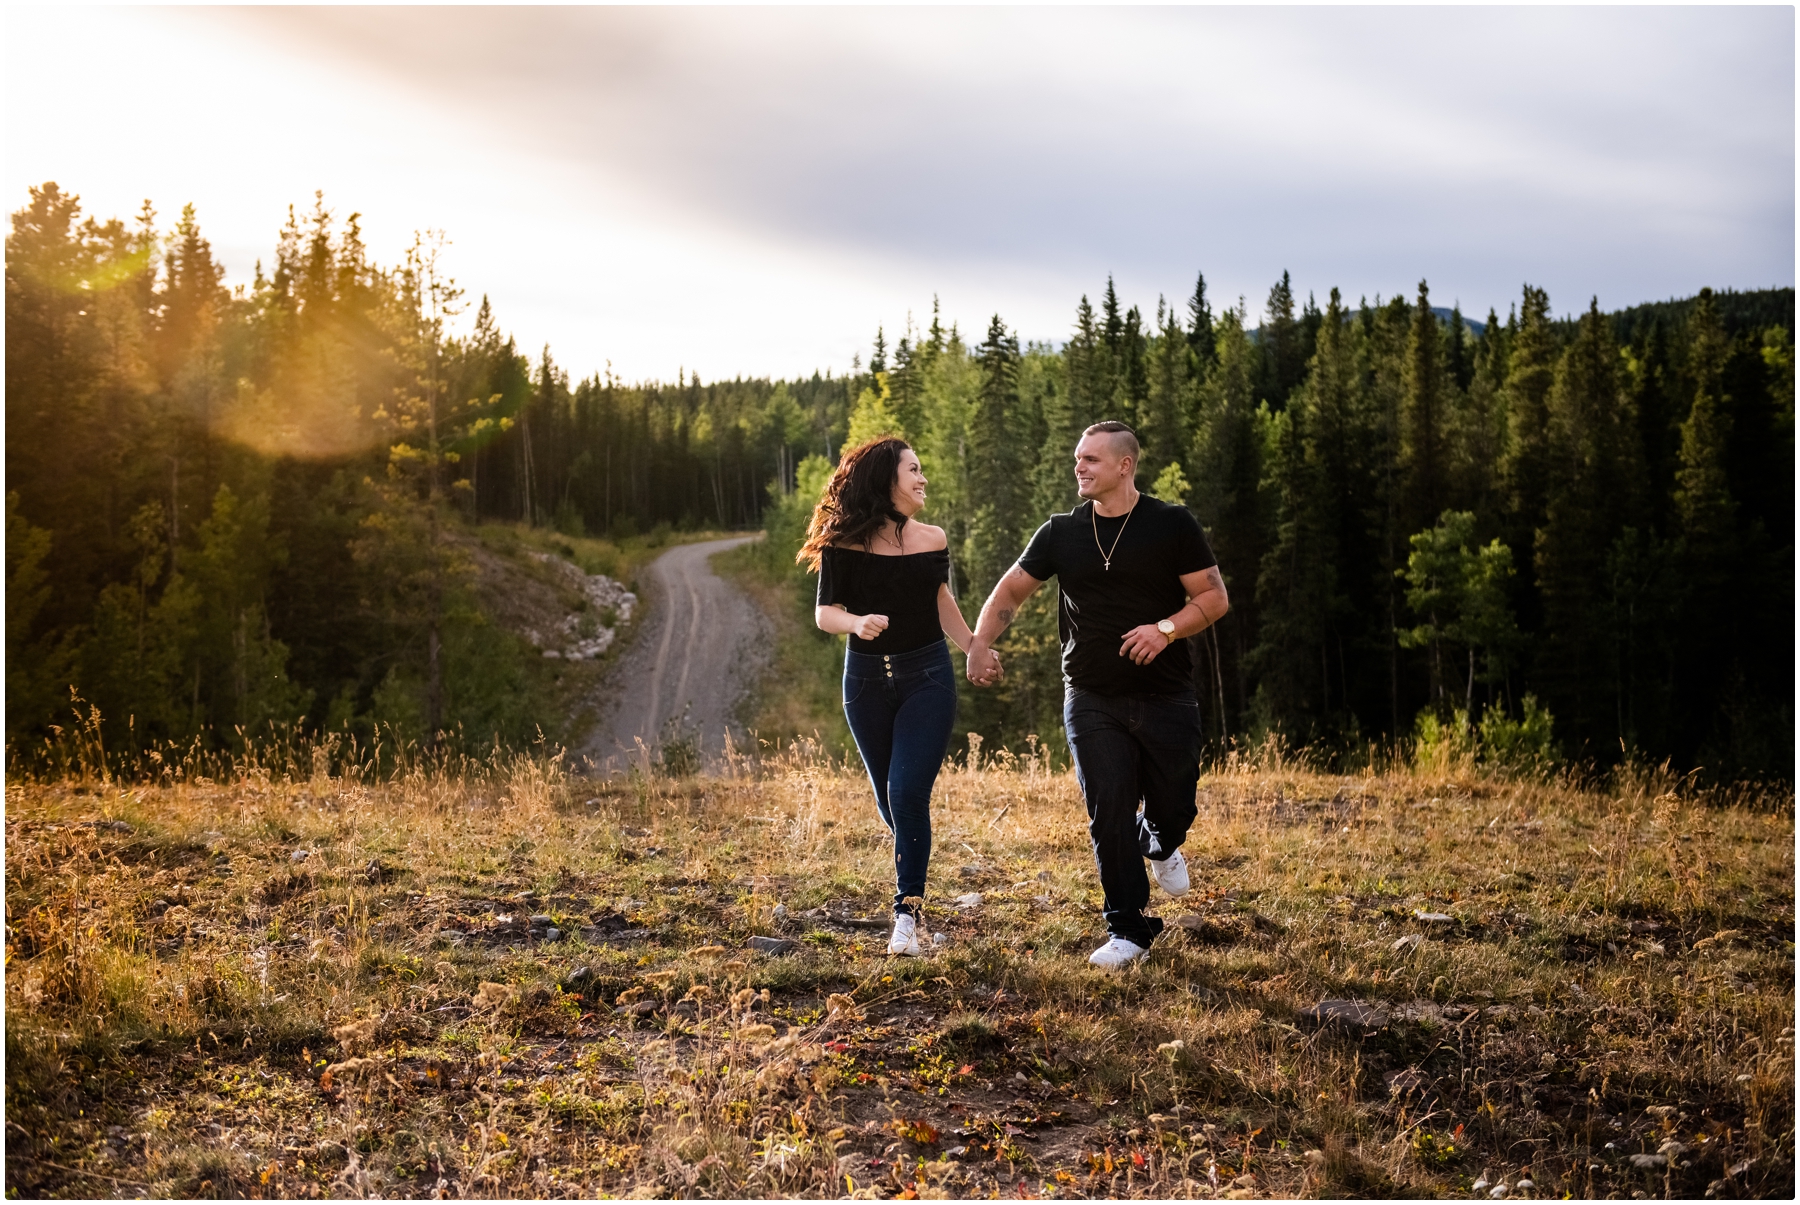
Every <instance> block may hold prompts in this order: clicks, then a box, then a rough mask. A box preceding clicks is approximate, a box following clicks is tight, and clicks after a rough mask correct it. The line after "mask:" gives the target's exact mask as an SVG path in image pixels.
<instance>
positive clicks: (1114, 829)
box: [1063, 686, 1200, 948]
mask: <svg viewBox="0 0 1800 1205" xmlns="http://www.w3.org/2000/svg"><path fill="white" fill-rule="evenodd" d="M1063 726H1064V727H1065V728H1066V729H1067V731H1068V734H1069V749H1070V751H1071V752H1073V753H1074V755H1075V780H1076V781H1077V782H1078V783H1080V784H1081V794H1082V797H1083V798H1084V799H1085V800H1086V801H1087V812H1088V836H1089V837H1090V838H1091V839H1092V840H1093V843H1094V863H1095V865H1096V866H1098V867H1099V869H1100V890H1101V891H1102V893H1104V896H1105V905H1104V907H1105V910H1106V931H1107V932H1108V933H1110V934H1112V935H1113V936H1114V937H1123V938H1124V939H1125V940H1126V941H1130V942H1135V943H1137V944H1138V945H1140V946H1144V947H1146V948H1147V947H1148V946H1149V945H1150V942H1151V941H1152V940H1153V939H1154V938H1155V937H1156V935H1157V933H1159V932H1161V931H1162V921H1161V920H1160V919H1159V918H1157V917H1147V916H1145V915H1144V906H1145V905H1146V904H1148V903H1149V902H1150V877H1149V875H1148V874H1146V873H1145V871H1144V859H1145V858H1147V857H1154V858H1158V859H1161V858H1167V857H1168V856H1169V855H1170V854H1172V853H1174V852H1175V851H1176V850H1177V849H1179V848H1181V843H1182V842H1183V841H1186V840H1187V834H1188V828H1189V827H1190V826H1191V825H1192V824H1193V823H1194V817H1195V816H1196V815H1198V814H1199V810H1198V809H1197V808H1196V807H1195V806H1194V793H1195V791H1196V789H1197V788H1198V787H1199V785H1200V705H1199V703H1198V702H1197V701H1196V700H1195V698H1194V696H1193V695H1192V694H1179V695H1101V694H1095V693H1093V692H1092V691H1086V690H1080V689H1077V688H1076V687H1073V686H1071V687H1069V688H1068V691H1067V693H1066V694H1065V695H1064V698H1063ZM1140 804H1141V805H1142V808H1143V810H1142V811H1141V812H1140V811H1139V805H1140Z"/></svg>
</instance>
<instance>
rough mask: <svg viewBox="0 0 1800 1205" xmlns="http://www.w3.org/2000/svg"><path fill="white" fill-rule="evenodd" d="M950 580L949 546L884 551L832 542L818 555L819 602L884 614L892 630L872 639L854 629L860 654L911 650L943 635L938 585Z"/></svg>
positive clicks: (853, 645)
mask: <svg viewBox="0 0 1800 1205" xmlns="http://www.w3.org/2000/svg"><path fill="white" fill-rule="evenodd" d="M949 580H950V550H949V549H947V548H939V549H937V550H936V551H934V552H909V553H906V554H905V555H903V556H881V555H879V554H878V553H873V552H863V551H861V550H860V549H855V548H837V547H829V548H827V549H825V555H824V556H822V557H821V558H820V559H819V599H818V602H819V605H820V606H821V607H830V606H839V607H843V608H844V609H845V610H846V611H849V612H850V613H851V614H852V615H885V616H887V617H888V626H887V630H885V631H884V632H882V633H881V635H879V636H877V637H876V638H875V639H873V640H863V639H861V638H860V637H858V636H856V635H855V634H852V635H851V637H850V650H851V651H852V652H856V653H875V654H878V655H879V654H882V653H907V652H911V651H912V650H913V649H918V648H924V647H925V646H926V645H928V644H931V643H932V642H933V641H941V640H942V639H943V638H944V626H943V624H942V623H940V622H939V621H938V607H937V597H938V587H939V586H941V585H944V584H945V583H947V582H948V581H949Z"/></svg>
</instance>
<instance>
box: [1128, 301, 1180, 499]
mask: <svg viewBox="0 0 1800 1205" xmlns="http://www.w3.org/2000/svg"><path fill="white" fill-rule="evenodd" d="M1158 318H1159V322H1158V328H1159V329H1158V330H1157V333H1156V336H1155V339H1154V341H1153V342H1152V345H1151V348H1150V351H1149V361H1150V363H1149V366H1148V376H1149V384H1148V386H1147V388H1146V390H1145V394H1144V401H1143V404H1142V405H1141V406H1140V407H1139V413H1138V424H1137V433H1138V439H1139V441H1140V442H1141V444H1142V447H1143V461H1142V463H1141V464H1140V465H1139V466H1138V484H1139V487H1140V488H1142V487H1146V486H1148V485H1149V484H1150V483H1151V482H1154V481H1155V480H1156V479H1157V477H1158V475H1159V474H1161V473H1162V471H1163V470H1164V469H1165V468H1167V467H1168V466H1169V465H1171V464H1174V465H1181V464H1182V462H1184V461H1185V460H1186V459H1187V449H1188V442H1189V437H1188V415H1187V413H1186V411H1187V395H1188V365H1189V364H1190V363H1191V362H1192V355H1191V354H1190V351H1189V345H1188V341H1187V335H1186V332H1184V331H1183V330H1182V329H1181V324H1180V322H1179V321H1178V320H1177V318H1176V316H1175V312H1174V311H1173V310H1172V309H1161V310H1159V313H1158ZM1164 500H1165V501H1168V502H1186V501H1187V499H1186V498H1167V499H1164Z"/></svg>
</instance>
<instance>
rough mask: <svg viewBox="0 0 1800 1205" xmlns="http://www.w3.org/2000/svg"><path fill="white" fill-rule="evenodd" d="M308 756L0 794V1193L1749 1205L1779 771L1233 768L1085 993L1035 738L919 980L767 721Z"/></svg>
mask: <svg viewBox="0 0 1800 1205" xmlns="http://www.w3.org/2000/svg"><path fill="white" fill-rule="evenodd" d="M343 760H344V759H343V758H341V757H340V758H339V759H338V761H337V763H335V764H342V763H343ZM317 764H318V765H319V766H320V767H321V768H320V769H319V771H318V772H316V773H311V774H308V773H298V772H294V771H291V770H290V771H287V772H273V771H267V770H261V769H257V768H256V767H254V766H251V767H248V768H242V767H240V768H239V769H237V770H235V771H233V772H231V773H229V774H227V773H224V772H222V771H221V772H218V773H217V774H216V776H215V779H214V780H209V779H207V778H203V777H197V776H195V777H186V776H182V775H177V774H174V773H169V774H165V775H164V776H163V777H162V778H161V780H160V781H157V782H146V783H137V784H133V783H122V782H119V781H116V780H110V779H108V778H106V777H105V776H103V775H100V774H99V773H97V772H94V771H91V770H90V771H89V772H86V773H83V772H81V771H80V770H79V768H72V769H71V770H70V772H69V774H68V775H67V776H66V777H64V778H62V779H59V780H57V781H48V782H37V781H17V782H13V783H10V784H9V786H8V790H7V794H8V799H7V805H8V806H7V809H6V917H7V937H6V941H7V945H6V951H7V952H6V960H7V961H6V967H7V973H6V1043H7V1071H6V1129H7V1139H6V1185H7V1191H8V1194H9V1196H18V1197H91V1196H142V1195H151V1196H175V1197H192V1196H256V1197H278V1196H279V1197H300V1196H375V1195H380V1196H384V1197H393V1196H411V1197H423V1196H436V1195H446V1196H467V1197H474V1196H525V1197H539V1196H544V1197H552V1196H578V1195H579V1196H593V1195H610V1196H621V1197H623V1196H639V1197H645V1196H663V1197H729V1196H845V1195H854V1196H857V1197H887V1198H893V1197H900V1198H913V1197H918V1198H927V1197H992V1196H996V1195H998V1196H1005V1197H1059V1198H1064V1197H1119V1196H1144V1197H1240V1198H1241V1197H1261V1196H1394V1195H1404V1196H1470V1195H1474V1196H1479V1197H1483V1198H1487V1197H1490V1196H1493V1195H1495V1191H1496V1189H1498V1188H1501V1187H1502V1186H1504V1190H1505V1195H1510V1196H1511V1197H1531V1196H1540V1197H1555V1196H1564V1195H1570V1194H1572V1195H1575V1196H1581V1197H1639V1198H1642V1197H1654V1198H1664V1197H1700V1196H1709V1195H1711V1196H1718V1197H1741V1196H1771V1197H1789V1196H1791V1195H1792V1194H1793V1190H1794V1051H1793V1038H1794V995H1793V988H1794V961H1793V958H1794V947H1793V943H1792V938H1793V906H1794V863H1793V851H1794V841H1793V809H1792V797H1791V795H1790V794H1787V793H1785V792H1776V793H1769V794H1760V795H1759V794H1757V793H1755V792H1739V793H1737V794H1735V795H1721V794H1717V793H1714V794H1707V793H1705V792H1701V791H1698V790H1696V789H1694V788H1692V787H1691V786H1690V785H1688V784H1684V783H1682V782H1679V781H1665V780H1662V779H1659V778H1657V777H1655V776H1648V777H1639V778H1632V777H1622V778H1619V779H1617V780H1614V781H1612V782H1610V783H1608V784H1605V785H1603V786H1600V787H1595V788H1592V789H1578V788H1576V787H1574V786H1571V785H1568V784H1566V783H1559V782H1508V781H1500V780H1494V779H1489V778H1484V777H1480V776H1478V775H1476V774H1474V773H1472V772H1451V773H1442V774H1436V775H1429V774H1419V773H1414V772H1410V771H1401V770H1396V771H1395V772H1393V773H1391V774H1387V775H1374V776H1368V777H1332V776H1323V775H1319V774H1316V773H1312V772H1309V771H1308V770H1306V769H1304V768H1302V767H1299V766H1294V765H1288V764H1283V763H1282V762H1281V761H1279V760H1278V759H1276V758H1274V757H1268V758H1264V759H1262V760H1260V761H1256V760H1251V761H1246V762H1244V763H1243V764H1241V765H1233V766H1229V767H1226V768H1224V769H1221V770H1217V771H1215V772H1211V773H1209V774H1208V775H1207V776H1206V777H1205V778H1204V780H1203V782H1202V800H1201V802H1202V809H1201V817H1200V821H1199V823H1198V824H1197V826H1196V828H1195V830H1194V832H1193V835H1192V837H1191V839H1190V842H1189V844H1188V846H1187V849H1188V853H1189V857H1190V860H1191V862H1192V863H1193V866H1194V871H1195V878H1196V886H1195V890H1194V892H1193V893H1192V894H1191V895H1189V896H1188V897H1186V898H1184V899H1181V900H1168V899H1164V898H1161V897H1159V899H1158V902H1157V905H1156V907H1157V910H1158V911H1159V912H1160V914H1161V915H1162V916H1163V917H1164V918H1165V919H1166V920H1168V921H1169V929H1168V932H1167V933H1166V935H1165V936H1164V937H1162V938H1161V939H1159V941H1158V942H1157V944H1156V947H1155V948H1154V950H1153V951H1152V953H1151V955H1150V956H1149V957H1148V958H1147V959H1146V960H1145V962H1144V963H1143V964H1142V965H1141V966H1140V967H1139V968H1137V969H1135V970H1133V971H1130V972H1128V973H1125V974H1113V975H1108V974H1105V973H1101V972H1096V971H1093V970H1091V969H1090V968H1089V967H1088V966H1087V965H1086V963H1085V957H1086V955H1087V953H1088V951H1089V950H1090V949H1091V948H1092V947H1093V946H1094V945H1096V944H1098V942H1099V941H1100V940H1101V938H1102V934H1101V929H1100V925H1099V917H1098V910H1097V904H1098V891H1097V884H1096V881H1095V875H1094V872H1093V867H1092V863H1091V860H1090V857H1089V855H1088V852H1087V846H1086V840H1085V834H1084V831H1083V823H1082V813H1081V805H1080V801H1079V797H1078V795H1077V792H1076V790H1075V787H1074V784H1073V781H1072V779H1071V778H1070V777H1069V776H1068V775H1067V774H1066V773H1055V774H1053V773H1047V772H1045V770H1044V768H1043V767H1042V766H1041V765H1038V764H1035V763H1033V762H1031V761H1029V760H1019V759H1014V758H1011V757H1004V758H1002V759H1000V760H999V761H991V762H989V763H987V764H977V765H975V766H973V767H971V766H970V765H968V764H967V758H966V757H965V758H964V761H963V764H960V765H959V766H957V767H956V768H954V769H952V770H951V771H949V772H947V773H946V774H945V775H944V777H943V778H942V779H941V780H940V787H939V793H938V796H937V800H936V803H935V824H936V835H935V860H934V863H933V867H932V876H931V882H932V888H931V890H932V898H931V900H930V903H929V908H928V927H929V928H930V929H931V930H932V931H933V932H936V933H941V934H943V935H944V940H943V942H942V944H941V945H939V946H937V947H936V949H935V952H934V953H933V954H932V956H930V957H928V958H924V959H915V960H889V959H887V958H885V957H884V956H883V955H882V948H883V944H884V932H883V929H882V928H881V927H880V926H881V920H880V918H881V917H882V916H883V915H884V902H885V900H886V899H887V896H888V892H889V890H890V887H889V882H890V877H889V870H888V858H889V851H888V846H887V844H886V840H885V833H884V831H883V830H882V829H881V828H880V825H879V822H878V820H877V819H876V817H875V813H874V809H873V807H872V805H871V804H870V802H869V798H868V796H869V792H868V789H867V785H866V783H865V782H863V781H861V780H860V778H859V777H858V776H857V775H855V774H853V773H850V772H847V771H845V770H844V768H843V767H842V766H841V765H834V764H832V763H830V762H829V760H827V759H825V758H822V757H820V756H818V755H816V754H814V753H811V752H809V751H808V750H807V749H806V748H804V747H801V748H793V749H787V750H783V751H781V752H780V753H779V754H776V753H774V752H769V751H765V753H764V754H763V755H762V756H752V757H746V758H740V759H737V760H736V761H734V762H733V764H732V767H731V769H730V772H728V773H725V774H723V775H720V776H716V777H706V778H689V779H681V780H668V779H658V778H644V777H634V778H632V779H630V780H625V781H618V782H614V783H610V784H599V783H594V782H589V781H584V780H580V779H573V778H570V777H567V776H565V775H564V774H563V773H562V772H561V770H560V767H559V763H558V762H556V761H555V760H548V761H546V760H544V759H536V760H533V759H529V758H519V759H512V760H504V759H496V760H495V761H494V762H492V763H490V764H482V765H477V764H472V763H471V764H463V765H459V766H454V767H443V768H440V769H437V770H428V769H425V768H420V767H412V768H409V769H405V770H402V771H400V772H397V773H394V774H392V775H387V776H380V777H378V776H376V775H374V774H372V773H369V772H367V771H366V768H365V770H364V771H362V772H359V771H358V770H356V768H355V767H354V766H352V767H351V768H350V769H349V770H346V771H343V772H340V773H335V774H333V773H327V772H326V771H325V770H324V769H323V767H324V766H325V765H327V764H328V763H327V762H326V761H325V759H323V758H322V757H321V759H320V760H319V762H318V763H317ZM971 893H974V894H978V895H979V896H980V900H979V902H978V903H973V904H971V905H970V906H959V905H958V904H957V903H956V902H955V901H956V897H958V896H966V895H969V894H971ZM858 922H865V923H858ZM753 937H763V938H781V939H786V940H787V941H788V942H791V943H792V944H791V946H786V947H783V948H782V952H775V953H770V952H764V951H761V950H757V949H753V948H751V947H750V945H749V944H748V943H749V941H750V939H751V938H753ZM764 944H766V943H764ZM1324 1001H1344V1002H1352V1003H1349V1004H1333V1005H1330V1006H1328V1007H1326V1008H1325V1009H1323V1010H1320V1009H1318V1007H1317V1006H1319V1005H1320V1004H1321V1002H1324Z"/></svg>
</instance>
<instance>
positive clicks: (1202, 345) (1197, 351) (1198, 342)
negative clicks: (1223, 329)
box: [1188, 272, 1215, 380]
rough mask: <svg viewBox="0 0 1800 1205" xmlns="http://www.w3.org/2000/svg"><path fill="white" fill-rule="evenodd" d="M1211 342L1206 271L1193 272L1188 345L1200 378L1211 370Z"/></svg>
mask: <svg viewBox="0 0 1800 1205" xmlns="http://www.w3.org/2000/svg"><path fill="white" fill-rule="evenodd" d="M1213 343H1214V340H1213V312H1212V306H1211V305H1210V304H1209V303H1208V302H1207V300H1206V273H1204V272H1198V273H1195V279H1194V295H1193V296H1192V297H1190V298H1189V299H1188V346H1189V347H1191V348H1192V349H1193V351H1194V358H1195V360H1196V361H1197V362H1198V367H1197V369H1196V371H1195V376H1196V377H1198V378H1200V379H1202V380H1204V379H1205V377H1206V374H1207V373H1209V372H1211V371H1212V366H1213V360H1214V357H1215V352H1214V348H1213Z"/></svg>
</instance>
